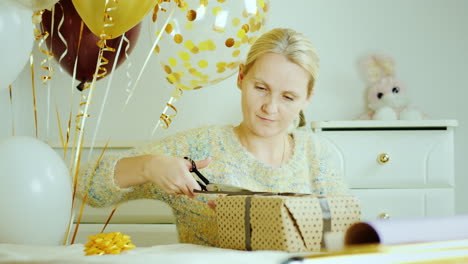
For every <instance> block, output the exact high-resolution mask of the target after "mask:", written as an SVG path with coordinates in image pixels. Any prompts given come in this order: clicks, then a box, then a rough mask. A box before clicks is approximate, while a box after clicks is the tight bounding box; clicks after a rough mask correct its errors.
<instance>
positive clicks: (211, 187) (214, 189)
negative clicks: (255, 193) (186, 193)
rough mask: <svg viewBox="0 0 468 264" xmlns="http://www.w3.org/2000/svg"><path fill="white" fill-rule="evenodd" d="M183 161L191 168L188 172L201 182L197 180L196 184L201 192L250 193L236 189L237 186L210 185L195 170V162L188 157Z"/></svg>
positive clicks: (243, 189) (242, 189)
mask: <svg viewBox="0 0 468 264" xmlns="http://www.w3.org/2000/svg"><path fill="white" fill-rule="evenodd" d="M184 159H186V160H188V161H189V162H190V163H191V164H192V168H190V170H189V171H190V172H193V173H195V174H196V175H197V177H198V179H200V180H201V181H200V180H197V183H198V185H200V188H201V189H202V191H205V192H251V191H250V190H248V189H245V188H241V187H237V186H234V185H229V184H219V183H211V182H210V181H209V180H208V179H207V178H206V177H205V176H203V174H201V173H200V171H199V170H198V169H197V165H196V164H195V161H193V160H192V159H191V158H189V157H184ZM202 182H203V183H202ZM196 192H197V191H196Z"/></svg>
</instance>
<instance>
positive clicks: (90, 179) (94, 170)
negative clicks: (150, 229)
mask: <svg viewBox="0 0 468 264" xmlns="http://www.w3.org/2000/svg"><path fill="white" fill-rule="evenodd" d="M108 145H109V140H107V142H106V145H105V146H104V148H103V149H102V152H101V155H99V158H98V159H97V161H96V165H94V168H93V171H92V172H91V175H89V179H88V182H87V184H86V190H85V193H84V195H83V199H82V201H81V207H80V213H79V215H78V219H77V221H76V225H75V231H74V233H73V238H72V241H71V244H73V243H75V238H76V234H77V233H78V228H79V226H80V223H81V218H82V216H83V212H84V208H85V204H86V200H87V198H88V192H89V188H90V187H91V182H92V180H93V178H94V175H95V174H96V171H97V168H98V167H99V163H100V162H101V160H102V157H103V156H104V152H105V151H106V149H107V146H108ZM114 210H115V209H114Z"/></svg>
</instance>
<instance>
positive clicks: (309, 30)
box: [0, 0, 468, 213]
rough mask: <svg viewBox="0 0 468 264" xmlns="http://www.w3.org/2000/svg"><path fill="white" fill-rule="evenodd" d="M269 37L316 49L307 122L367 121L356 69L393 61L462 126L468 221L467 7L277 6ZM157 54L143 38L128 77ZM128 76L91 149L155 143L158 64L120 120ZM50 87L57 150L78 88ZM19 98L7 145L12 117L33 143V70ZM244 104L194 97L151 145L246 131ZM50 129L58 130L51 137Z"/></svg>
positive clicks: (3, 119) (459, 175)
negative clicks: (231, 127) (374, 56)
mask: <svg viewBox="0 0 468 264" xmlns="http://www.w3.org/2000/svg"><path fill="white" fill-rule="evenodd" d="M268 27H269V28H273V27H291V28H294V29H296V30H298V31H301V32H303V33H305V34H306V35H307V36H309V37H310V38H311V39H312V40H313V42H314V43H315V45H316V47H317V49H318V52H319V55H320V57H321V71H320V77H319V80H318V83H317V93H316V96H315V98H314V100H313V103H312V105H311V106H310V108H309V109H308V110H307V111H306V116H307V118H308V120H309V121H310V120H346V119H353V118H356V117H357V116H359V115H360V114H361V113H362V112H363V111H364V110H365V101H364V91H365V83H364V82H363V80H362V79H361V78H360V73H359V72H358V70H357V66H356V61H357V59H358V58H359V57H361V56H363V55H366V54H369V53H372V52H381V53H385V54H388V55H391V56H393V57H394V59H395V61H396V63H397V75H398V76H399V77H400V79H401V80H403V81H404V82H405V83H406V84H407V86H408V88H409V93H410V96H411V98H412V102H413V104H414V105H415V106H417V107H419V108H420V109H422V110H423V111H424V112H426V113H427V114H428V115H429V116H430V117H431V118H432V119H457V120H459V122H460V126H459V127H458V128H457V129H456V138H455V142H456V147H455V152H456V153H455V155H456V183H457V188H456V191H457V211H458V212H459V213H468V205H467V204H466V203H464V202H463V201H467V200H468V193H467V192H466V191H464V190H465V189H468V175H467V174H468V165H467V162H465V160H464V156H465V155H464V154H465V153H464V150H465V149H468V138H467V135H468V125H467V123H468V118H467V117H466V115H465V113H466V112H467V110H468V106H467V103H466V101H465V100H466V99H465V98H468V78H467V72H468V1H465V0H411V1H409V0H392V1H390V0H387V1H383V0H352V1H349V0H290V1H285V0H274V1H273V2H272V9H271V13H270V19H269V25H268ZM150 45H151V43H150V38H149V33H148V30H146V29H145V30H143V31H142V36H141V38H140V39H139V42H138V44H137V46H136V49H135V52H134V53H133V54H132V56H131V58H132V65H133V67H132V68H131V70H130V72H131V73H132V74H133V76H134V78H135V75H136V73H137V72H138V71H139V69H140V67H141V66H142V64H143V61H144V58H145V57H146V54H147V53H148V50H149V48H150ZM35 54H36V55H38V53H37V52H36V53H35ZM38 57H39V56H38ZM36 71H38V70H36ZM126 72H127V70H126V64H124V65H123V66H122V67H120V68H119V69H118V70H117V71H116V72H115V74H114V77H113V85H112V89H111V92H110V95H109V98H108V103H107V105H105V108H104V109H105V113H104V115H103V119H102V121H101V123H100V126H99V127H97V125H96V122H97V116H98V112H99V107H100V106H101V105H102V104H103V103H102V98H103V97H104V90H105V87H106V80H102V81H99V82H98V90H97V91H96V94H95V95H94V100H93V102H92V109H91V118H90V119H89V123H88V124H87V133H86V135H87V136H86V138H87V140H88V141H90V140H91V138H92V135H93V134H94V131H96V130H97V132H98V134H97V137H98V141H105V140H107V139H108V138H110V139H111V140H112V141H135V140H136V141H144V140H149V139H151V138H152V137H151V135H150V134H151V130H152V128H153V126H154V124H155V122H156V121H157V118H158V116H159V115H160V113H161V110H162V108H163V106H164V102H165V101H166V100H167V99H168V98H169V96H170V92H171V89H170V87H169V86H168V85H167V82H166V81H165V80H163V79H162V78H161V73H160V69H159V63H158V62H157V59H156V57H153V58H152V60H151V63H150V65H149V66H148V68H147V70H146V71H145V72H144V74H143V76H142V81H141V85H140V86H139V87H138V88H137V91H136V92H135V95H134V97H133V99H132V101H131V102H130V104H129V105H128V106H127V109H126V111H125V112H122V111H121V110H120V109H121V108H122V106H123V102H124V100H125V98H126V93H125V92H124V89H125V88H126V83H127V79H126V77H125V75H126ZM36 74H38V73H37V72H36ZM107 79H108V80H109V79H110V78H107ZM50 84H51V103H50V106H51V108H50V111H51V112H50V114H49V115H47V105H48V103H47V96H46V95H47V89H46V88H45V87H44V86H43V85H42V84H41V83H40V82H39V81H37V82H36V89H37V93H38V95H37V99H38V106H37V111H38V115H39V137H40V138H42V139H45V140H49V141H50V142H58V141H59V137H58V128H57V121H56V117H55V105H56V104H57V107H58V109H59V111H60V115H61V119H62V123H63V122H65V120H66V119H67V117H68V114H69V108H70V91H71V90H72V89H74V88H72V87H71V78H70V77H69V76H68V75H67V74H66V73H61V72H59V71H57V73H56V75H55V76H54V78H53V80H52V81H51V82H50ZM13 88H14V94H13V96H14V98H13V99H14V102H13V107H11V105H10V102H9V95H8V93H7V91H5V90H1V91H0V137H3V136H7V135H10V134H11V116H12V114H11V110H13V116H14V118H13V119H14V126H15V132H16V135H34V131H35V126H34V116H33V106H32V98H31V75H30V70H29V67H25V69H24V71H23V72H22V73H21V75H20V76H19V78H18V79H17V81H16V82H15V83H14V84H13ZM77 100H79V98H78V96H77V95H76V94H75V101H77ZM239 102H240V96H239V91H238V90H237V88H236V86H235V77H231V78H229V79H227V80H225V81H223V82H221V83H220V84H218V85H216V86H212V87H207V88H204V89H202V90H198V91H191V92H187V93H185V94H184V96H183V97H182V99H181V100H180V101H179V102H178V103H177V104H176V106H177V107H178V109H179V110H180V111H179V114H178V116H177V118H176V119H175V121H174V123H173V124H172V126H171V128H170V129H169V130H162V129H159V130H158V131H157V134H156V135H155V136H154V137H153V138H160V137H163V136H165V135H168V134H171V133H175V132H177V131H181V130H185V129H188V128H192V127H197V126H200V125H204V124H226V123H238V122H239V121H240V119H241V115H240V104H239ZM47 116H49V118H47ZM47 119H49V120H50V121H49V128H48V129H47ZM47 131H49V133H48V135H47Z"/></svg>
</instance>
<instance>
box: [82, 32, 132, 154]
mask: <svg viewBox="0 0 468 264" xmlns="http://www.w3.org/2000/svg"><path fill="white" fill-rule="evenodd" d="M124 37H125V34H124V35H123V36H122V38H121V39H120V43H119V47H118V48H117V53H116V54H115V57H114V58H115V59H114V63H113V65H112V71H111V73H110V75H109V77H108V78H109V79H108V80H107V87H106V93H105V94H104V98H103V99H102V104H101V109H100V111H99V116H98V119H97V122H96V127H95V129H94V135H93V140H92V141H91V148H90V150H89V154H88V161H89V160H90V159H91V157H92V154H93V150H94V144H95V143H96V136H97V131H98V130H99V126H100V124H101V119H102V114H103V112H104V107H105V106H106V104H107V97H108V95H109V91H110V87H111V86H112V80H113V79H114V70H115V68H116V67H117V62H118V60H119V56H120V51H121V49H122V44H123V38H124Z"/></svg>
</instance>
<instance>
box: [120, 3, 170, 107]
mask: <svg viewBox="0 0 468 264" xmlns="http://www.w3.org/2000/svg"><path fill="white" fill-rule="evenodd" d="M176 8H177V6H176V5H174V7H173V8H172V10H171V13H170V14H169V16H168V18H167V19H166V21H165V22H164V25H163V27H162V29H164V28H166V26H167V24H169V20H170V19H171V18H172V15H173V14H174V11H175V10H176ZM163 32H164V30H160V32H159V34H158V36H157V37H156V40H155V41H154V43H153V46H152V47H151V49H150V51H149V53H148V55H147V56H146V59H145V62H144V63H143V67H141V70H140V73H138V77H137V79H136V80H135V83H134V84H133V88H132V89H131V91H130V94H129V95H128V97H127V100H126V101H125V104H124V108H123V109H122V111H124V110H125V107H126V106H127V104H128V102H129V101H130V98H131V97H132V96H133V93H134V91H135V88H136V87H137V85H138V83H139V82H140V79H141V76H142V74H143V71H144V70H145V69H146V66H147V65H148V61H149V60H150V58H151V55H152V54H153V52H154V49H155V48H156V45H157V44H158V42H159V40H160V39H161V36H162V34H163Z"/></svg>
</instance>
